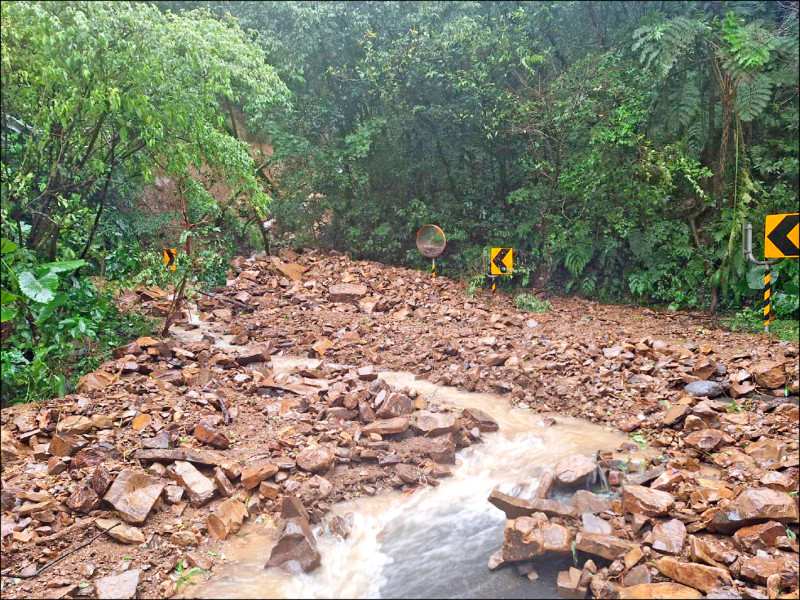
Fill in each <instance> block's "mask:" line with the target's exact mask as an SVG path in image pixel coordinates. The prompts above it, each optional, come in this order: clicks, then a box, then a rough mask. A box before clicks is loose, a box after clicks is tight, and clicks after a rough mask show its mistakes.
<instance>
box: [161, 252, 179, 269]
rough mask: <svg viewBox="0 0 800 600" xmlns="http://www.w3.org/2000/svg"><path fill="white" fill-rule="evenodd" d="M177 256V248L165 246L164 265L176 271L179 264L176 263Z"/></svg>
mask: <svg viewBox="0 0 800 600" xmlns="http://www.w3.org/2000/svg"><path fill="white" fill-rule="evenodd" d="M177 256H178V252H177V251H176V250H175V248H164V266H165V267H167V269H169V270H170V271H175V270H177V268H178V265H176V264H175V259H176V258H177Z"/></svg>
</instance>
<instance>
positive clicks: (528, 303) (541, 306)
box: [514, 293, 553, 313]
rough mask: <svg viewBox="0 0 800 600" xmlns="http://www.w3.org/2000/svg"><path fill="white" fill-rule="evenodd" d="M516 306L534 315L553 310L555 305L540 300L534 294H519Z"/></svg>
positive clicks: (515, 301) (515, 300)
mask: <svg viewBox="0 0 800 600" xmlns="http://www.w3.org/2000/svg"><path fill="white" fill-rule="evenodd" d="M514 306H516V307H517V308H518V309H520V310H524V311H525V312H532V313H543V312H547V311H549V310H553V305H552V304H550V301H549V300H540V299H539V298H537V297H536V296H534V295H533V294H525V293H522V294H518V295H517V297H516V298H514Z"/></svg>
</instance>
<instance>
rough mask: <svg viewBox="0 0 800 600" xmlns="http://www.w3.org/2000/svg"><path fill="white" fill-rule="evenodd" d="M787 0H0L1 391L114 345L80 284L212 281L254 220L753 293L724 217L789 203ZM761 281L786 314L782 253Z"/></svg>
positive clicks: (645, 295)
mask: <svg viewBox="0 0 800 600" xmlns="http://www.w3.org/2000/svg"><path fill="white" fill-rule="evenodd" d="M797 6H798V5H797V4H796V3H793V2H666V3H665V2H635V3H630V2H264V3H262V2H152V3H132V4H129V3H102V2H99V3H94V2H91V3H90V2H52V3H51V2H4V3H3V7H2V86H3V98H2V127H3V129H2V236H3V237H4V238H6V239H7V240H8V245H7V249H11V248H14V247H16V249H15V250H13V252H12V251H9V252H7V253H5V251H4V254H3V266H2V287H3V290H5V291H4V292H3V321H4V325H3V327H4V329H3V352H2V366H3V384H4V386H3V387H4V392H3V394H4V395H3V399H4V400H9V399H16V398H21V397H34V398H36V397H46V396H47V395H50V394H53V393H58V392H61V391H63V390H64V389H65V387H66V384H67V379H66V377H67V376H73V378H74V375H75V373H74V372H73V371H79V370H80V369H81V368H82V367H79V366H78V365H79V363H78V362H77V361H76V360H75V356H76V353H78V354H79V353H81V352H83V351H84V350H83V344H84V341H85V339H86V338H94V339H95V341H96V344H97V345H98V346H108V345H111V344H113V343H115V341H116V338H117V337H118V336H119V335H124V334H125V332H124V331H118V329H117V327H115V326H109V325H107V323H108V320H109V319H116V318H118V316H116V315H115V314H114V313H115V309H114V308H113V303H111V302H109V300H108V292H105V291H99V290H98V287H97V286H96V285H95V284H94V283H92V281H90V280H89V279H88V276H90V275H102V276H103V277H104V278H105V279H104V280H103V281H106V279H108V280H111V282H110V283H106V284H105V286H106V287H108V286H109V285H110V286H112V287H113V285H114V282H115V281H117V282H121V283H124V284H125V285H132V284H136V283H139V282H143V281H146V282H158V283H161V284H166V283H172V284H173V285H175V286H181V285H183V286H187V282H188V284H191V281H192V279H193V278H197V279H198V280H199V281H200V282H201V283H202V284H206V285H207V284H215V283H221V282H222V281H223V280H224V273H225V262H226V258H227V257H229V256H230V255H232V253H234V252H242V251H246V250H250V249H261V248H263V246H264V245H268V244H269V235H270V233H269V232H268V231H267V230H266V229H265V228H264V227H263V224H262V223H263V221H265V220H267V219H274V220H275V222H276V225H275V228H274V230H273V233H278V234H280V232H281V231H283V232H291V236H290V237H291V239H292V240H293V241H301V242H312V243H319V244H323V245H327V246H331V247H334V248H337V249H340V250H344V251H347V252H349V253H351V254H352V255H353V256H356V257H363V258H369V259H376V260H381V261H385V262H389V263H404V264H409V265H416V266H422V262H421V259H420V258H419V257H418V255H417V254H416V251H415V250H414V246H413V239H414V233H415V232H416V230H417V229H418V228H419V226H420V225H421V224H423V223H425V222H436V223H438V224H439V225H441V226H442V227H443V228H444V229H445V231H447V233H448V237H449V245H448V249H447V252H446V254H445V256H444V257H443V258H442V260H441V261H440V268H441V271H442V272H443V273H446V274H449V275H451V276H463V277H464V278H466V279H468V278H470V277H471V276H474V275H475V274H476V273H479V271H480V269H481V253H482V249H483V248H484V247H486V246H488V245H510V246H513V247H514V248H515V255H516V261H517V274H516V275H515V277H514V280H513V282H504V284H506V285H509V284H513V285H517V286H523V287H527V286H534V287H536V288H538V289H540V290H543V291H549V292H558V293H569V294H581V295H585V296H588V297H596V298H599V299H602V300H607V301H636V302H642V303H648V302H649V303H658V304H661V305H665V306H671V307H673V308H676V309H706V310H711V311H712V312H715V311H717V310H718V309H725V310H739V309H741V308H742V307H749V306H753V305H755V304H757V303H758V297H759V295H760V294H759V293H760V276H761V273H762V271H761V270H760V269H758V268H754V267H752V265H749V264H748V263H747V262H746V261H745V260H744V259H743V258H742V257H741V250H740V248H741V246H740V226H741V220H742V219H750V220H752V221H753V222H754V224H755V226H756V231H759V230H760V226H761V223H762V222H763V215H764V214H765V213H769V212H786V211H794V210H797V204H798V176H799V175H800V163H799V162H798V155H799V153H798V8H797ZM189 9H191V10H189ZM245 140H246V141H245ZM264 144H269V146H270V151H268V152H264V151H263V149H262V148H263V145H264ZM273 150H274V152H273ZM159 178H162V179H161V180H169V181H170V182H171V186H172V187H171V188H170V191H174V194H175V202H174V203H167V204H166V205H164V206H161V207H158V209H157V210H153V207H152V206H148V207H146V210H145V207H143V206H142V205H141V204H140V199H141V197H142V195H143V194H144V193H146V191H147V190H148V189H151V186H152V184H153V183H154V182H156V183H157V182H158V180H159ZM315 224H316V225H317V226H315ZM320 224H321V226H320ZM277 237H279V236H277ZM756 243H758V242H756ZM164 245H172V246H179V247H180V248H181V250H182V260H181V261H180V270H179V271H178V272H177V273H175V274H170V273H168V272H165V271H164V270H163V265H160V264H159V261H160V260H161V259H160V249H161V247H163V246H164ZM775 273H777V282H776V286H775V292H774V294H773V303H774V310H775V312H777V313H778V314H779V315H781V316H783V317H785V318H786V319H787V320H794V319H796V317H797V314H798V298H799V297H800V294H799V293H798V263H797V261H784V263H782V264H781V265H779V266H778V267H776V268H774V269H773V280H775V279H776V275H775ZM95 281H96V280H95ZM101 307H104V308H101ZM739 321H741V319H740V320H739ZM73 338H74V339H75V340H77V342H76V343H72V339H73ZM64 364H67V365H71V366H74V367H76V368H75V369H73V370H72V371H70V370H68V369H66V368H62V367H58V366H57V365H64ZM59 369H62V370H59Z"/></svg>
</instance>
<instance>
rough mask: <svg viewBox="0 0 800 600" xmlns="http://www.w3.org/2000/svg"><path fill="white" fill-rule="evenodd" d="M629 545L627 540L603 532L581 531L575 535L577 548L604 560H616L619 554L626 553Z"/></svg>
mask: <svg viewBox="0 0 800 600" xmlns="http://www.w3.org/2000/svg"><path fill="white" fill-rule="evenodd" d="M631 546H632V544H631V543H630V542H629V541H627V540H623V539H622V538H618V537H616V536H614V535H607V534H603V533H588V532H586V531H581V532H580V533H579V534H578V535H577V536H576V537H575V548H576V549H577V550H580V551H581V552H586V553H587V554H593V555H594V556H599V557H601V558H605V559H606V560H617V558H619V557H620V556H621V555H624V554H627V552H628V551H629V550H630V549H631Z"/></svg>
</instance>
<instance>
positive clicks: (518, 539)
mask: <svg viewBox="0 0 800 600" xmlns="http://www.w3.org/2000/svg"><path fill="white" fill-rule="evenodd" d="M540 517H541V515H540ZM571 550H572V533H571V532H570V530H569V529H567V528H566V527H564V526H563V525H557V524H556V523H550V522H549V521H547V520H545V519H542V518H534V517H519V518H518V519H512V520H510V521H506V525H505V529H504V534H503V555H502V557H503V560H505V561H507V562H511V561H518V560H528V559H531V558H535V557H537V556H541V555H542V554H546V553H555V554H569V553H570V552H571Z"/></svg>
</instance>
